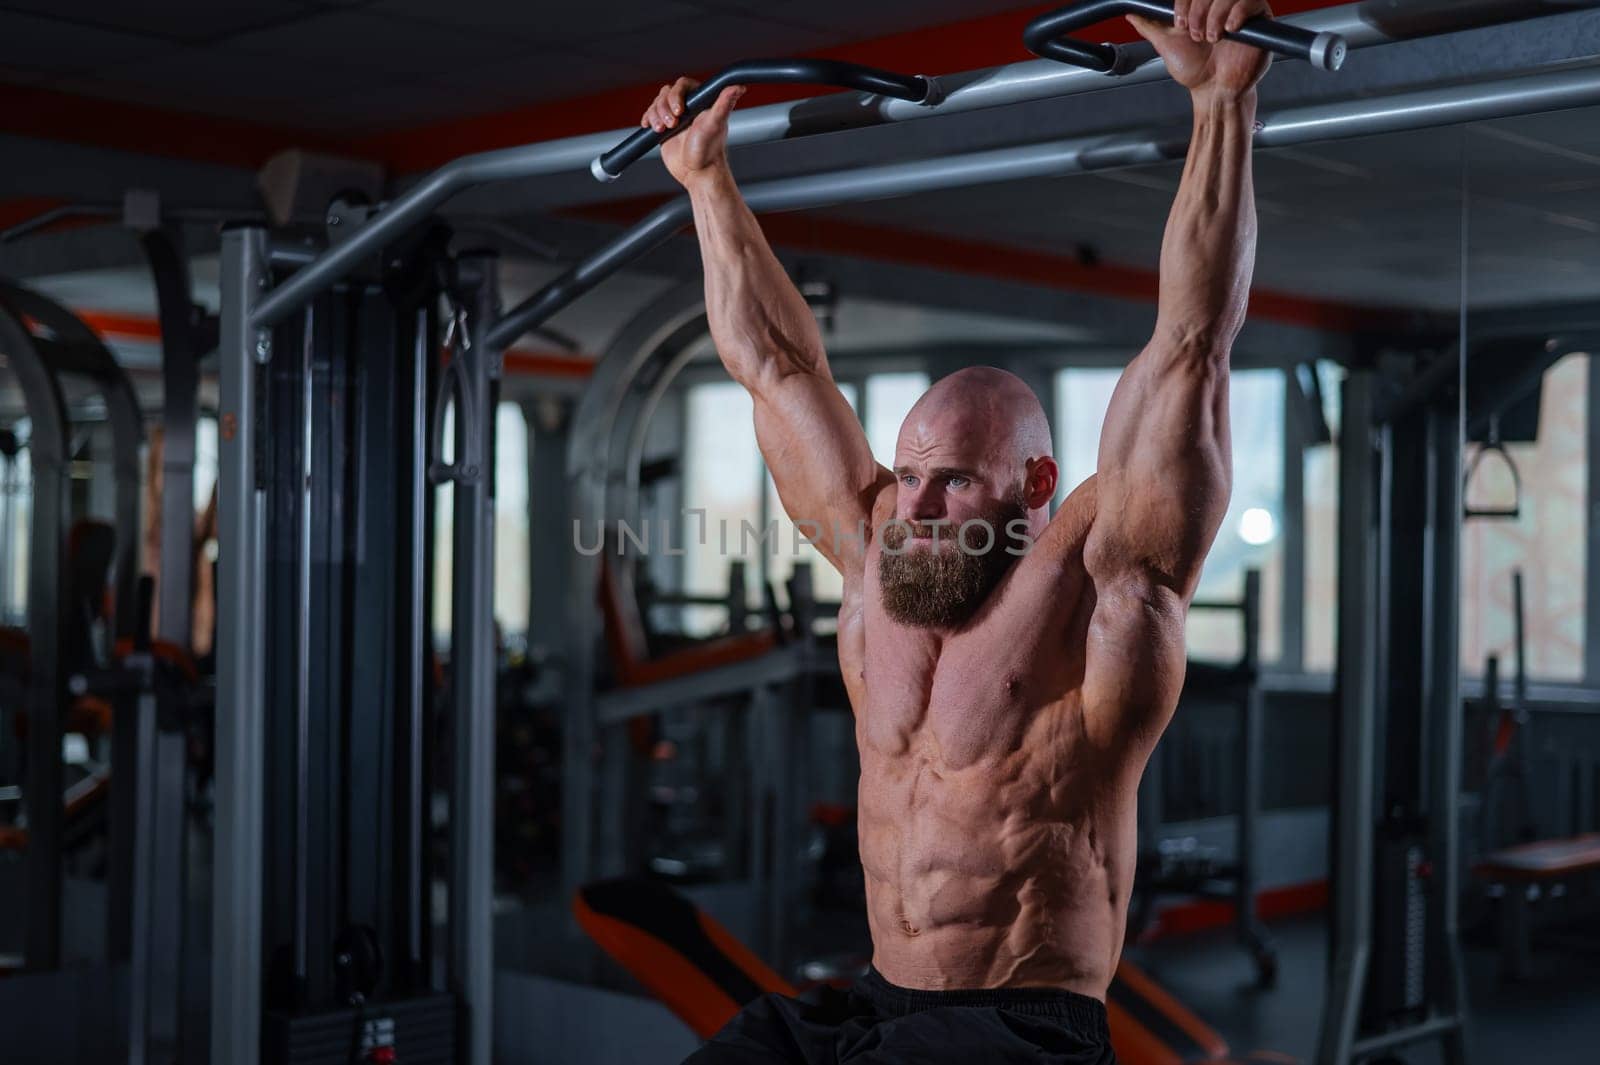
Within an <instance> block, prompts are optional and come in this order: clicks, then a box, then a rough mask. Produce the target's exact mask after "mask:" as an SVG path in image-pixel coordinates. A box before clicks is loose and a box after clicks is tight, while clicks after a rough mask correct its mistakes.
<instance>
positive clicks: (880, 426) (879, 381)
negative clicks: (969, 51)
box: [866, 373, 928, 468]
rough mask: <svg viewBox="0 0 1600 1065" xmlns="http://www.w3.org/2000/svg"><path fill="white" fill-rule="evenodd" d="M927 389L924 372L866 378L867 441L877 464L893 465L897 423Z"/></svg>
mask: <svg viewBox="0 0 1600 1065" xmlns="http://www.w3.org/2000/svg"><path fill="white" fill-rule="evenodd" d="M927 390H928V375H927V374H925V373H880V374H873V375H872V376H871V377H869V378H867V411H866V414H867V423H866V429H867V443H868V444H869V445H870V446H871V447H872V457H873V458H875V459H877V460H878V462H879V464H880V465H883V466H888V467H890V468H893V466H894V445H895V442H896V441H897V440H898V439H899V437H900V424H901V423H902V422H904V421H905V420H906V415H907V414H910V413H911V407H912V405H913V404H915V403H916V402H917V400H919V399H921V398H922V394H923V393H924V392H926V391H927Z"/></svg>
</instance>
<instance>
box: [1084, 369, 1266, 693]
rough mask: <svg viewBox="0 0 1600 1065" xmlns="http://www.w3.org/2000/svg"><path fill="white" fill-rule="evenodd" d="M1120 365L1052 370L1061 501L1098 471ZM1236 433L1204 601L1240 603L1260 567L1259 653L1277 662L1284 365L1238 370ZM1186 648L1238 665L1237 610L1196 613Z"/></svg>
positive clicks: (1203, 582)
mask: <svg viewBox="0 0 1600 1065" xmlns="http://www.w3.org/2000/svg"><path fill="white" fill-rule="evenodd" d="M1121 374H1122V371H1121V370H1120V369H1100V368H1078V369H1067V370H1062V371H1060V372H1059V373H1058V374H1057V375H1056V411H1057V421H1058V424H1057V426H1056V461H1057V462H1058V463H1059V464H1060V466H1061V479H1062V484H1063V498H1064V497H1065V493H1066V492H1070V491H1071V489H1073V488H1075V487H1077V485H1079V484H1081V483H1082V482H1083V481H1084V480H1086V479H1087V478H1088V477H1089V476H1090V475H1091V474H1093V473H1094V471H1095V467H1096V465H1097V462H1098V454H1099V447H1100V427H1101V425H1102V424H1103V423H1104V421H1105V414H1106V409H1107V408H1108V407H1109V406H1110V404H1111V393H1112V391H1113V390H1114V389H1115V388H1116V384H1117V380H1118V379H1119V378H1120V376H1121ZM1228 409H1229V417H1230V419H1231V429H1232V436H1233V497H1232V499H1231V500H1230V502H1229V504H1228V511H1227V514H1226V515H1225V516H1224V517H1223V519H1222V527H1221V529H1220V530H1219V531H1218V533H1217V538H1216V542H1215V543H1214V544H1213V545H1212V548H1211V553H1210V555H1209V556H1207V558H1206V564H1205V569H1204V571H1203V572H1202V574H1201V578H1200V588H1199V591H1198V592H1197V594H1196V598H1197V599H1199V600H1219V601H1227V600H1235V599H1237V598H1238V597H1239V596H1240V595H1242V594H1243V592H1244V574H1245V571H1246V570H1247V569H1252V568H1254V569H1259V570H1260V571H1261V657H1262V660H1263V661H1267V662H1272V661H1276V660H1277V658H1278V656H1279V652H1280V648H1281V646H1282V631H1283V630H1282V605H1283V537H1282V528H1283V439H1284V438H1283V433H1284V376H1283V373H1282V372H1281V371H1279V370H1235V371H1234V372H1233V375H1232V380H1231V387H1230V389H1229V403H1228ZM1188 642H1189V652H1190V654H1192V655H1194V656H1195V657H1196V658H1204V659H1213V660H1217V661H1232V660H1234V659H1237V658H1238V657H1239V656H1240V655H1241V654H1242V653H1243V626H1242V624H1241V622H1240V619H1239V617H1238V616H1237V615H1236V614H1232V613H1226V612H1221V611H1209V610H1195V611H1192V612H1191V613H1190V616H1189V629H1188Z"/></svg>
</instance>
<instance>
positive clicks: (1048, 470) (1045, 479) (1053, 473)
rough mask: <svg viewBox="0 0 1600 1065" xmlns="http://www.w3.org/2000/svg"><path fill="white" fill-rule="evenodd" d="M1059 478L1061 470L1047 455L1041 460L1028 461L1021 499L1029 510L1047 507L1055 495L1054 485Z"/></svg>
mask: <svg viewBox="0 0 1600 1065" xmlns="http://www.w3.org/2000/svg"><path fill="white" fill-rule="evenodd" d="M1060 478H1061V469H1060V467H1058V466H1057V465H1056V460H1055V459H1053V458H1051V457H1050V456H1049V455H1045V456H1043V457H1042V458H1036V459H1029V460H1028V472H1027V475H1026V477H1025V479H1024V480H1023V487H1022V491H1023V498H1024V500H1025V501H1026V502H1027V504H1028V509H1029V510H1037V509H1039V508H1040V507H1048V506H1049V505H1050V501H1051V500H1052V499H1054V498H1055V495H1056V483H1057V482H1058V481H1059V480H1060Z"/></svg>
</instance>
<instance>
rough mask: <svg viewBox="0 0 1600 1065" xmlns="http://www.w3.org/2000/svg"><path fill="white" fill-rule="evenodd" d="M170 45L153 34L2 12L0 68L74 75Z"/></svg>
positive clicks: (0, 19)
mask: <svg viewBox="0 0 1600 1065" xmlns="http://www.w3.org/2000/svg"><path fill="white" fill-rule="evenodd" d="M167 47H169V45H167V44H166V43H165V42H163V41H161V40H158V39H156V38H153V37H141V36H136V35H134V34H130V33H120V32H117V31H114V30H102V29H96V28H94V27H91V26H75V25H73V24H72V23H70V22H61V21H59V20H56V19H49V18H40V17H38V16H36V15H29V14H25V13H22V12H17V11H0V67H9V68H15V69H17V70H20V71H49V72H52V73H58V74H70V73H74V72H77V71H83V70H92V69H94V68H95V67H97V66H103V65H105V64H108V63H118V62H127V61H130V60H134V59H140V58H143V57H144V56H147V55H151V54H154V53H155V52H159V51H161V50H162V49H164V48H167Z"/></svg>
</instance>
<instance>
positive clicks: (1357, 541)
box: [1317, 369, 1379, 1065]
mask: <svg viewBox="0 0 1600 1065" xmlns="http://www.w3.org/2000/svg"><path fill="white" fill-rule="evenodd" d="M1374 378H1375V374H1374V373H1373V371H1371V370H1367V369H1353V370H1351V372H1350V376H1349V377H1348V378H1347V379H1346V380H1345V386H1344V402H1343V405H1342V408H1341V409H1342V419H1341V421H1342V424H1341V426H1340V432H1339V650H1338V670H1339V672H1338V675H1339V692H1338V701H1337V705H1336V721H1337V725H1336V731H1337V734H1338V740H1337V744H1336V749H1337V751H1338V758H1339V762H1338V769H1339V771H1338V785H1337V787H1336V789H1335V792H1334V804H1335V819H1334V833H1333V868H1332V870H1331V871H1332V873H1333V896H1334V897H1333V918H1334V924H1333V943H1332V947H1331V950H1330V952H1329V954H1330V962H1331V964H1330V966H1329V981H1328V991H1329V994H1328V999H1327V1003H1326V1005H1325V1006H1324V1007H1323V1009H1324V1012H1323V1015H1322V1033H1321V1037H1320V1038H1319V1040H1318V1051H1317V1062H1318V1065H1345V1063H1347V1062H1349V1061H1350V1060H1351V1054H1352V1047H1353V1046H1354V1044H1355V1041H1356V1035H1357V1029H1358V1028H1359V1027H1360V1017H1361V1005H1362V999H1363V997H1364V991H1365V989H1366V980H1367V965H1368V962H1369V960H1370V955H1371V948H1372V848H1373V842H1374V840H1373V835H1374V832H1373V806H1374V803H1373V781H1374V774H1375V761H1376V756H1375V747H1374V742H1375V740H1376V727H1377V714H1378V706H1377V676H1376V674H1375V672H1374V662H1375V656H1376V651H1377V648H1376V640H1375V634H1374V627H1373V621H1374V618H1375V615H1376V613H1377V610H1378V585H1377V555H1378V552H1377V543H1376V537H1377V511H1376V502H1377V500H1376V497H1375V490H1376V475H1377V461H1378V453H1379V442H1378V438H1377V436H1376V435H1375V433H1376V431H1377V429H1376V425H1375V420H1374V411H1373V390H1374V387H1375V383H1376V382H1375V380H1374Z"/></svg>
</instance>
